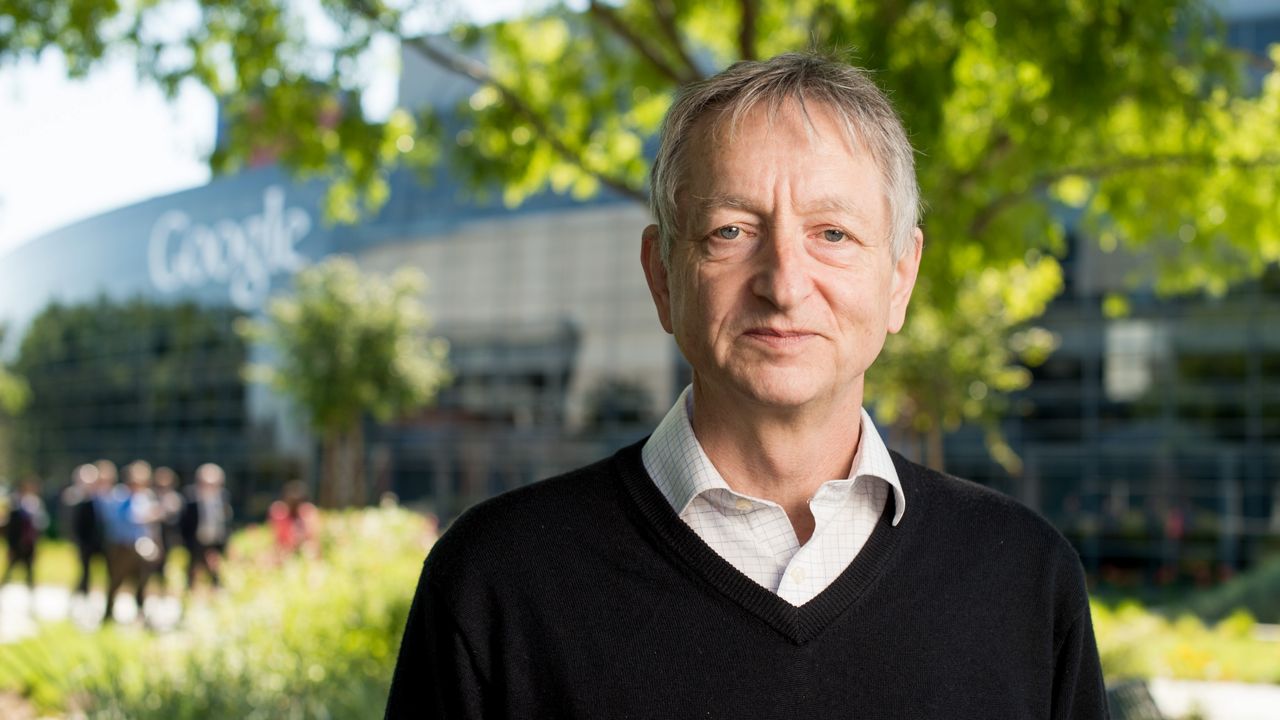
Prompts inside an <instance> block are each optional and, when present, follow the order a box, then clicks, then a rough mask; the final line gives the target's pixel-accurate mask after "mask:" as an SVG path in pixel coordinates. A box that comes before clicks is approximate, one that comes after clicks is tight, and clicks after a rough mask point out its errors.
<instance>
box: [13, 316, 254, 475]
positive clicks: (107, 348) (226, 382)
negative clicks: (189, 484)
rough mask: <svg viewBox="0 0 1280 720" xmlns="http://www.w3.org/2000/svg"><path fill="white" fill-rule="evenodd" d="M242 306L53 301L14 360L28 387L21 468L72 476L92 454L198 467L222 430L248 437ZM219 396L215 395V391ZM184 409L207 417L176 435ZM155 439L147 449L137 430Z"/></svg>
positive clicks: (20, 428)
mask: <svg viewBox="0 0 1280 720" xmlns="http://www.w3.org/2000/svg"><path fill="white" fill-rule="evenodd" d="M236 316H237V313H236V311H234V310H231V309H227V308H204V307H200V306H197V305H195V304H194V303H181V304H178V305H164V304H159V303H155V302H150V301H147V300H144V299H141V298H139V299H134V300H131V301H127V302H120V301H114V300H110V299H108V298H106V297H101V298H99V299H98V300H96V301H94V302H87V303H81V304H76V305H62V304H58V303H54V304H52V305H49V306H48V307H46V308H45V309H44V310H43V311H41V313H40V314H39V315H37V316H36V317H35V318H34V319H33V320H32V322H31V325H30V326H29V327H28V328H27V331H26V334H25V335H23V337H22V343H21V344H20V346H19V349H18V356H17V359H16V360H15V362H14V367H15V368H16V369H17V371H18V372H20V373H22V374H23V375H24V376H25V377H26V378H27V381H28V382H29V384H30V386H31V394H32V403H31V404H30V406H29V407H28V408H27V409H26V411H25V412H24V413H23V415H22V416H21V417H20V418H19V419H18V422H17V427H16V438H17V441H16V442H15V443H14V450H15V454H16V455H17V458H18V463H19V466H20V467H19V470H21V471H22V472H24V473H26V472H39V473H40V474H42V475H43V476H45V477H46V478H48V477H52V478H58V479H59V482H61V478H68V477H70V473H71V469H72V468H74V467H75V466H76V465H78V464H80V463H83V462H87V461H91V460H93V459H94V458H96V457H106V458H113V459H116V460H121V459H126V458H127V459H132V458H133V457H137V455H138V454H139V453H142V452H148V453H150V454H149V457H150V458H151V459H152V460H155V461H159V462H160V463H165V464H175V465H176V466H178V467H195V466H196V465H198V464H200V463H202V462H207V461H208V458H209V457H211V456H215V453H216V452H217V451H219V450H221V449H224V447H225V446H224V445H220V444H219V441H218V438H217V433H229V434H232V435H233V436H235V437H233V441H235V440H239V441H243V426H242V425H239V424H232V423H229V422H227V419H229V418H232V417H240V418H242V417H243V413H241V412H239V411H237V410H236V409H235V406H236V405H239V404H242V403H243V402H244V398H243V391H242V390H240V389H239V388H238V387H229V386H230V385H231V384H233V382H234V384H235V385H237V386H238V384H239V383H238V382H237V371H238V368H239V366H240V365H241V364H242V363H243V362H244V358H245V352H246V350H245V345H244V343H243V342H241V341H240V339H239V338H238V337H237V336H236V335H235V334H234V332H233V330H232V323H233V320H234V318H235V317H236ZM211 397H212V398H217V399H218V402H217V403H214V402H209V401H208V400H209V398H211ZM178 417H186V418H196V419H198V420H200V421H202V423H203V425H204V427H202V430H201V432H199V433H180V432H178V431H177V429H176V428H175V427H174V421H175V420H176V419H177V418H178ZM142 437H145V438H152V439H153V442H154V445H153V446H152V447H149V448H141V447H138V446H137V445H136V441H137V439H138V438H142Z"/></svg>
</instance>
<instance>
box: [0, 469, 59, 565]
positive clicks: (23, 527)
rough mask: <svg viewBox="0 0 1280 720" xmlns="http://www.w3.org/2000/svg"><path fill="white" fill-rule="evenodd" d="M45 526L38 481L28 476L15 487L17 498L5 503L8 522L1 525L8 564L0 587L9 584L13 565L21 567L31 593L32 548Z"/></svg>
mask: <svg viewBox="0 0 1280 720" xmlns="http://www.w3.org/2000/svg"><path fill="white" fill-rule="evenodd" d="M47 527H49V515H48V514H47V513H46V512H45V510H44V501H43V500H41V499H40V482H39V480H38V479H37V478H34V477H28V478H27V479H26V480H23V481H22V484H21V485H19V486H18V494H17V497H16V498H13V499H12V500H10V503H9V522H8V524H7V525H6V526H5V542H7V543H8V544H9V564H8V565H7V566H5V569H4V576H3V577H0V585H5V584H7V583H8V582H9V575H10V574H12V573H13V568H14V566H15V565H25V566H26V569H27V587H29V588H31V589H32V590H35V587H36V546H37V545H38V544H39V542H40V533H42V532H44V529H45V528H47Z"/></svg>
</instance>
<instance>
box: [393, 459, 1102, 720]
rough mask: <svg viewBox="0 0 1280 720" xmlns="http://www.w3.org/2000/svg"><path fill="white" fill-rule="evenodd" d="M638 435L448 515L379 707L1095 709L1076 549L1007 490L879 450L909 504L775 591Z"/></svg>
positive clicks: (1064, 713)
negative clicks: (696, 508) (841, 567)
mask: <svg viewBox="0 0 1280 720" xmlns="http://www.w3.org/2000/svg"><path fill="white" fill-rule="evenodd" d="M641 447H642V444H640V443H638V444H636V445H632V446H630V447H627V448H624V449H622V450H620V451H619V452H618V453H617V454H616V455H614V456H613V457H612V458H609V459H606V460H602V461H600V462H598V463H595V464H593V465H590V466H588V467H585V468H581V469H579V470H576V471H573V472H570V473H568V474H566V475H562V476H559V477H557V478H552V479H550V480H544V481H542V482H539V483H535V484H533V485H530V486H527V487H525V488H521V489H518V490H514V491H511V492H508V493H505V494H503V495H500V496H498V497H496V498H493V499H491V500H488V501H486V502H484V503H481V504H480V505H477V506H476V507H474V508H472V509H471V510H469V511H468V512H467V513H465V514H464V515H463V516H462V517H460V518H459V519H458V520H457V521H456V522H455V523H454V524H453V526H452V527H450V529H449V530H448V532H446V533H445V534H444V536H443V537H441V538H440V540H439V541H438V542H437V543H436V545H435V547H433V548H432V550H431V552H430V554H429V556H428V557H427V560H426V563H425V564H424V567H423V572H422V576H421V579H420V581H419V584H418V589H417V593H416V595H415V597H414V600H413V605H412V606H411V608H410V612H409V619H408V623H407V626H406V628H405V635H404V640H403V642H402V644H401V648H400V657H399V662H398V664H397V667H396V672H395V677H394V680H393V682H392V688H391V695H390V699H389V701H388V705H387V713H386V714H387V717H393V718H401V717H405V718H409V717H430V718H435V717H447V718H615V717H618V718H623V717H626V718H695V717H696V718H885V719H889V718H895V719H896V718H983V719H984V720H985V719H994V718H1104V717H1106V699H1105V691H1104V686H1103V682H1102V674H1101V669H1100V667H1099V663H1098V654H1097V649H1096V646H1095V644H1094V638H1093V629H1092V625H1091V622H1090V618H1089V605H1088V596H1087V593H1086V592H1085V587H1084V579H1083V573H1082V571H1081V568H1080V561H1079V558H1078V557H1077V555H1076V554H1075V551H1074V550H1073V549H1072V548H1071V546H1070V544H1069V543H1067V541H1066V540H1065V539H1064V538H1063V537H1062V536H1061V534H1059V533H1058V532H1057V531H1056V530H1054V529H1053V527H1052V526H1050V525H1049V524H1048V523H1047V522H1046V521H1045V520H1043V519H1042V518H1041V517H1040V516H1038V515H1036V514H1035V513H1034V512H1032V511H1030V510H1028V509H1027V508H1025V507H1023V506H1021V505H1019V504H1018V503H1017V502H1015V501H1014V500H1012V499H1010V498H1008V497H1006V496H1003V495H1000V494H998V493H996V492H994V491H992V490H989V489H987V488H984V487H982V486H980V485H976V484H973V483H969V482H966V481H963V480H959V479H956V478H953V477H950V476H947V475H943V474H941V473H937V472H934V471H932V470H929V469H927V468H924V467H922V466H920V465H917V464H915V463H912V462H910V461H908V460H906V459H904V458H902V457H901V456H900V455H897V454H894V455H893V460H894V464H895V467H896V469H897V471H898V475H899V479H900V480H901V482H902V486H903V491H904V493H905V494H906V498H907V505H908V506H909V507H911V512H910V513H907V514H906V515H905V516H904V518H903V520H902V522H901V523H900V524H899V525H898V526H896V527H895V526H893V525H892V524H891V522H890V520H891V518H892V517H893V502H892V500H891V501H890V502H889V503H888V504H887V505H886V508H885V510H884V513H883V514H882V515H881V518H880V521H879V523H878V524H877V526H876V529H875V530H874V531H873V532H872V535H871V537H870V538H869V539H868V541H867V543H866V545H865V546H864V547H863V549H862V551H861V552H860V553H859V554H858V556H857V557H856V558H854V560H853V562H852V563H850V565H849V566H848V568H846V569H845V571H844V572H843V573H842V574H841V575H840V576H839V577H838V578H837V579H836V580H835V581H834V582H833V583H832V584H831V585H830V586H828V588H827V589H826V590H824V591H823V592H822V593H820V594H819V595H818V596H817V597H815V598H814V599H813V600H811V601H809V602H807V603H805V604H804V605H801V606H799V607H796V606H793V605H791V604H790V603H788V602H786V601H785V600H783V599H781V598H779V597H778V596H776V595H774V594H773V593H771V592H770V591H768V590H766V589H765V588H763V587H761V586H760V585H758V584H756V583H755V582H753V581H752V580H750V579H749V578H747V577H746V576H745V575H743V574H742V573H741V572H739V571H738V570H736V569H735V568H734V567H733V566H732V565H730V564H729V563H728V562H726V561H725V560H724V559H723V558H721V557H720V556H719V555H717V554H716V553H715V552H714V551H713V550H712V549H711V548H710V547H708V546H707V545H706V543H704V542H703V541H702V540H701V539H700V538H699V537H698V536H697V534H696V533H694V532H693V531H692V530H691V529H690V528H689V527H688V526H687V525H686V524H685V523H684V522H683V521H681V520H680V518H679V517H678V516H677V515H676V514H675V512H674V511H673V510H672V508H671V506H670V505H669V504H668V503H667V501H666V499H665V498H664V497H663V496H662V494H661V493H660V492H659V491H658V489H657V488H656V487H655V486H654V484H653V481H652V480H651V479H650V478H649V477H648V475H647V474H646V473H645V471H644V466H643V463H642V462H641V459H640V452H641V450H640V449H641Z"/></svg>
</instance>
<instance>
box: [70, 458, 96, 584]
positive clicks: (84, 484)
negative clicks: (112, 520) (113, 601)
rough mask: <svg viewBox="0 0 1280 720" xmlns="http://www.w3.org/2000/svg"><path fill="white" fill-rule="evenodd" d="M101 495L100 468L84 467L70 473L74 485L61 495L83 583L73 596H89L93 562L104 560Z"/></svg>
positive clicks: (80, 581) (81, 582) (90, 465)
mask: <svg viewBox="0 0 1280 720" xmlns="http://www.w3.org/2000/svg"><path fill="white" fill-rule="evenodd" d="M101 493H102V485H101V484H100V483H99V474H98V466H97V465H94V464H92V463H85V464H83V465H80V466H78V467H77V468H76V469H75V470H73V471H71V485H69V486H68V487H67V489H66V490H64V491H63V492H62V508H63V512H64V517H65V518H66V520H65V523H64V525H65V527H66V528H67V534H68V536H70V538H71V542H72V543H73V544H75V546H76V554H77V556H78V557H79V558H80V580H79V581H78V582H77V583H76V585H75V587H74V588H73V593H72V594H73V595H88V594H89V574H90V567H91V565H92V564H93V558H94V557H98V556H102V557H104V558H105V555H104V552H103V538H102V521H101V520H100V519H99V513H98V505H99V502H98V496H99V495H100V494H101Z"/></svg>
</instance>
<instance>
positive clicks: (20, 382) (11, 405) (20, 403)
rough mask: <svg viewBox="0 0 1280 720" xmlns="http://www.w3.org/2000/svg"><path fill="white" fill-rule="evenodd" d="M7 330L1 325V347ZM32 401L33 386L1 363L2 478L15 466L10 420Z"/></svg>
mask: <svg viewBox="0 0 1280 720" xmlns="http://www.w3.org/2000/svg"><path fill="white" fill-rule="evenodd" d="M5 330H6V328H5V327H4V326H2V325H0V347H4V336H5ZM30 400H31V386H30V385H29V384H28V383H27V381H26V379H24V378H23V377H22V376H21V375H18V374H16V373H14V372H13V371H11V370H10V369H8V368H6V367H5V365H4V363H3V362H0V477H3V476H4V468H6V467H9V468H10V469H12V466H13V439H12V426H11V425H10V423H9V420H10V418H12V417H13V416H15V415H17V414H18V413H20V412H22V410H23V409H24V408H26V406H27V403H28V402H30Z"/></svg>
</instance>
